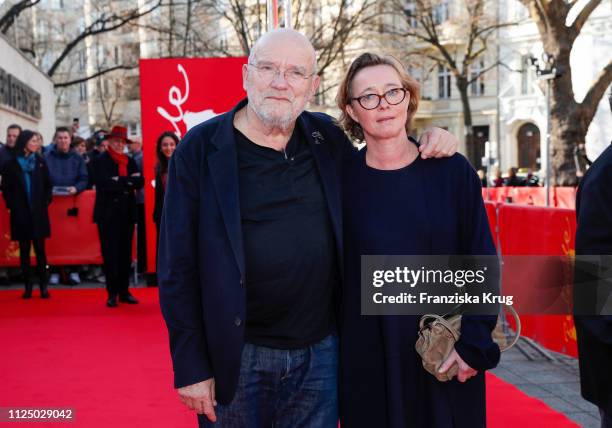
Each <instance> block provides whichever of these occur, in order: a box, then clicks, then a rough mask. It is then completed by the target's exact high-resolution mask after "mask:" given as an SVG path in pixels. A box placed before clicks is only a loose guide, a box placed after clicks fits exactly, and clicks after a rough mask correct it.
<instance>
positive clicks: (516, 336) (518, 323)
mask: <svg viewBox="0 0 612 428" xmlns="http://www.w3.org/2000/svg"><path fill="white" fill-rule="evenodd" d="M504 306H505V307H506V308H508V311H510V313H511V314H512V318H514V322H515V323H516V331H515V333H514V337H513V338H512V340H511V341H510V344H509V345H508V346H506V347H504V348H502V347H501V346H500V347H499V350H500V352H505V351H507V350H508V349H510V348H512V347H513V346H514V345H516V342H518V340H519V339H520V337H521V318H520V317H519V315H518V312H516V309H514V306H512V305H508V304H504Z"/></svg>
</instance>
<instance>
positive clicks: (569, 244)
mask: <svg viewBox="0 0 612 428" xmlns="http://www.w3.org/2000/svg"><path fill="white" fill-rule="evenodd" d="M486 206H487V213H488V214H489V219H490V221H491V223H492V224H494V225H495V226H494V227H493V226H492V230H495V231H496V233H495V234H494V236H495V237H496V245H497V248H498V252H499V253H500V254H501V256H502V259H503V257H504V256H517V255H522V256H528V255H534V256H539V255H552V256H573V255H574V254H575V236H576V213H575V211H574V210H570V209H563V208H545V207H535V206H525V205H515V204H501V203H500V204H493V203H490V202H488V203H486ZM493 206H495V216H494V217H493V218H491V216H492V212H493ZM493 222H494V223H493ZM559 269H560V271H559V277H560V279H561V281H560V282H559V283H558V286H559V287H564V289H563V290H562V291H563V292H562V293H560V294H561V298H563V299H571V295H570V294H571V293H570V292H569V290H570V288H569V287H568V285H569V283H571V281H572V272H571V266H570V265H569V264H564V265H561V266H560V267H559ZM506 275H512V271H509V269H508V268H507V267H506V270H505V271H504V278H505V277H506ZM504 283H505V284H508V283H512V284H515V286H516V283H515V282H509V281H504ZM524 285H528V284H524ZM566 290H567V292H566ZM502 292H503V293H504V294H507V295H517V294H519V295H520V294H521V292H520V290H512V289H503V290H502ZM521 323H522V334H523V335H525V336H528V337H530V338H532V339H533V340H535V341H536V342H538V343H539V344H541V345H543V346H545V347H546V348H548V349H551V350H553V351H557V352H562V353H565V354H567V355H571V356H574V357H575V356H577V345H576V329H575V326H574V321H573V317H572V316H571V315H521Z"/></svg>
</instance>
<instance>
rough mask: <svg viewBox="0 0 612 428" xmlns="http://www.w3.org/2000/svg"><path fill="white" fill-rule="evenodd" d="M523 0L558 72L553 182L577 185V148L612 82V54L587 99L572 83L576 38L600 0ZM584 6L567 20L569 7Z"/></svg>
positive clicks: (554, 99)
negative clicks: (578, 97)
mask: <svg viewBox="0 0 612 428" xmlns="http://www.w3.org/2000/svg"><path fill="white" fill-rule="evenodd" d="M520 1H521V3H523V4H524V5H525V6H526V7H527V9H528V10H529V15H530V16H531V19H533V21H534V22H535V23H536V25H537V27H538V31H539V33H540V37H541V39H542V44H543V46H544V51H545V52H546V53H547V54H548V55H549V56H551V57H552V58H554V61H555V64H556V68H557V70H558V72H559V73H558V77H557V78H556V79H554V80H553V81H552V85H551V94H550V97H551V109H550V121H551V123H550V127H551V134H550V139H551V146H552V154H551V163H552V171H553V177H552V178H553V183H554V184H556V185H558V186H570V185H575V184H576V164H575V161H574V149H575V148H576V146H577V145H580V144H584V142H585V137H586V134H587V131H588V129H589V125H590V124H591V121H592V120H593V117H594V116H595V112H596V111H597V105H598V104H599V102H600V100H601V98H602V97H603V95H604V93H605V91H606V88H607V87H608V86H610V83H611V82H612V58H611V59H610V61H608V63H607V65H606V66H605V67H604V68H603V69H602V70H601V71H600V73H599V75H598V76H597V77H596V78H595V80H594V81H593V83H592V84H591V86H590V88H589V89H588V91H587V93H586V95H585V97H584V99H583V100H582V101H581V102H578V101H576V99H575V95H574V88H573V85H572V69H571V66H570V54H571V52H572V47H573V45H574V42H575V41H576V38H577V37H578V35H580V32H581V31H582V29H583V27H584V25H585V23H586V22H587V20H588V19H589V17H590V16H591V14H592V13H593V11H594V10H595V9H596V8H597V6H599V4H600V3H601V0H590V1H588V2H587V3H586V4H583V5H578V3H584V2H579V1H577V0H572V1H568V0H520ZM581 6H582V8H581V9H580V10H579V11H577V12H578V13H577V14H576V19H574V21H573V22H572V23H568V22H567V21H568V15H569V14H570V11H572V13H573V12H576V11H575V10H572V9H573V8H574V7H581Z"/></svg>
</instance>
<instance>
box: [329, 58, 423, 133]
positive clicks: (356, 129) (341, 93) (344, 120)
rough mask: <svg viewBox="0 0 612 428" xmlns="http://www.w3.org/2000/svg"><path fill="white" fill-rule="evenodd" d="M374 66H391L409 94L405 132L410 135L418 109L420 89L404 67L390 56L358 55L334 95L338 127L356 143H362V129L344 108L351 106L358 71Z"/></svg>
mask: <svg viewBox="0 0 612 428" xmlns="http://www.w3.org/2000/svg"><path fill="white" fill-rule="evenodd" d="M375 65H388V66H391V67H393V68H394V69H395V71H397V74H399V77H400V81H401V82H402V87H403V88H404V89H406V90H407V91H408V92H409V93H410V101H409V102H408V118H407V119H406V132H407V133H410V128H411V122H412V118H413V117H414V115H415V114H416V111H417V109H418V107H419V98H420V94H421V89H420V86H419V83H418V82H417V81H416V80H414V79H413V78H412V76H410V74H408V72H407V71H406V68H405V67H404V65H403V64H402V63H401V62H400V61H398V60H397V59H396V58H394V57H392V56H381V55H377V54H374V53H370V52H366V53H363V54H361V55H359V56H358V57H357V58H356V59H355V60H354V61H353V62H352V63H351V66H350V67H349V69H348V71H347V72H346V75H345V76H344V78H343V79H342V83H341V84H340V88H339V89H338V94H337V95H336V103H337V105H338V107H339V108H340V111H341V112H342V113H341V115H340V119H339V122H340V125H341V126H342V127H343V128H344V130H345V131H346V132H347V133H348V134H349V136H351V137H352V138H354V139H356V140H358V141H364V135H363V129H362V128H361V125H359V124H358V123H357V122H355V121H354V120H353V119H352V118H351V116H349V114H348V113H347V112H346V106H348V105H349V104H351V101H352V100H351V98H353V94H352V93H351V85H352V84H353V80H354V79H355V76H356V75H357V73H358V72H359V71H360V70H363V69H364V68H367V67H373V66H375Z"/></svg>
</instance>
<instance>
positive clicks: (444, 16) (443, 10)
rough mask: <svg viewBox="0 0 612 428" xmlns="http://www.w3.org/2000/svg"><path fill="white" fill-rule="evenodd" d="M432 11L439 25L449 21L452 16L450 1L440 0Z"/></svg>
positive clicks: (435, 21) (434, 19)
mask: <svg viewBox="0 0 612 428" xmlns="http://www.w3.org/2000/svg"><path fill="white" fill-rule="evenodd" d="M431 12H432V15H433V22H434V24H436V25H438V24H441V23H443V22H445V21H447V20H448V18H449V17H450V14H449V5H448V1H440V3H438V4H437V5H435V6H433V9H432V11H431Z"/></svg>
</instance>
